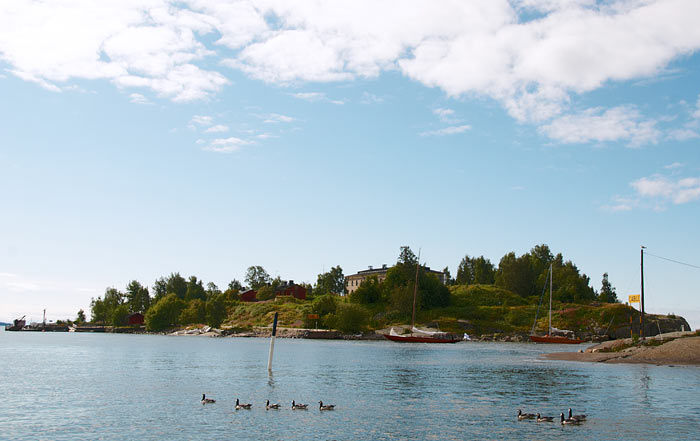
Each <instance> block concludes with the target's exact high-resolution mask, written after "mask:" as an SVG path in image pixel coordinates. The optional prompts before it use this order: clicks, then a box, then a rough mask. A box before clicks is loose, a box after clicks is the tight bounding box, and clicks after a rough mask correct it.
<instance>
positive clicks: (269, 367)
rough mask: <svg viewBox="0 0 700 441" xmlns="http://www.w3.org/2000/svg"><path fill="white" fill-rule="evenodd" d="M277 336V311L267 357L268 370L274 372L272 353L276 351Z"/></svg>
mask: <svg viewBox="0 0 700 441" xmlns="http://www.w3.org/2000/svg"><path fill="white" fill-rule="evenodd" d="M276 336H277V313H275V320H274V321H273V322H272V336H271V337H270V356H269V357H268V359H267V372H269V373H272V355H273V354H274V352H275V337H276Z"/></svg>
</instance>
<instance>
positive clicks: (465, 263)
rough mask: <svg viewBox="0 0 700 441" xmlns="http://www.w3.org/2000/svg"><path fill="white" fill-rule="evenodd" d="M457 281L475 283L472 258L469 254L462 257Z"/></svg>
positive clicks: (466, 283)
mask: <svg viewBox="0 0 700 441" xmlns="http://www.w3.org/2000/svg"><path fill="white" fill-rule="evenodd" d="M455 283H456V284H457V285H471V284H473V283H474V270H473V268H472V259H471V257H469V255H468V254H467V255H466V256H464V257H462V260H461V261H460V262H459V266H457V278H456V279H455Z"/></svg>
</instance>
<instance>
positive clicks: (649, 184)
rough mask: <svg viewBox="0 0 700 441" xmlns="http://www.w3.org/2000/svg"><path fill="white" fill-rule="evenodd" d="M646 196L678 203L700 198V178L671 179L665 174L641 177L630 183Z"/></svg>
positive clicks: (640, 194) (638, 192)
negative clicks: (664, 175)
mask: <svg viewBox="0 0 700 441" xmlns="http://www.w3.org/2000/svg"><path fill="white" fill-rule="evenodd" d="M630 185H631V186H632V188H634V189H635V191H636V192H637V194H638V195H639V196H641V197H644V198H655V199H659V200H661V201H664V202H673V203H674V204H676V205H680V204H685V203H688V202H692V201H695V200H698V199H700V178H681V179H678V180H675V181H674V180H671V179H669V178H666V177H663V176H658V175H657V176H652V177H650V178H641V179H638V180H636V181H634V182H632V183H631V184H630Z"/></svg>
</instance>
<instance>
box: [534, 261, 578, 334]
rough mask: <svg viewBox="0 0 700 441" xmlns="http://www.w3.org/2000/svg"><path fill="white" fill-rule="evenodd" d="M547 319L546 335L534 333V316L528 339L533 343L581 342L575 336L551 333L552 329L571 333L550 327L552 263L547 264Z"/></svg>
mask: <svg viewBox="0 0 700 441" xmlns="http://www.w3.org/2000/svg"><path fill="white" fill-rule="evenodd" d="M548 277H549V319H548V323H547V326H548V330H549V331H548V332H547V334H546V335H534V333H535V325H536V324H537V317H535V323H533V324H532V334H530V341H532V342H535V343H560V344H571V345H577V344H580V343H583V342H584V341H583V340H579V339H576V338H570V337H566V336H562V335H552V333H553V331H554V330H556V331H558V332H568V333H571V334H573V332H571V331H561V330H559V329H555V328H552V264H551V263H550V264H549V274H548Z"/></svg>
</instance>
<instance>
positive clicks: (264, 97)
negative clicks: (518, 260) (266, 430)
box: [0, 0, 700, 328]
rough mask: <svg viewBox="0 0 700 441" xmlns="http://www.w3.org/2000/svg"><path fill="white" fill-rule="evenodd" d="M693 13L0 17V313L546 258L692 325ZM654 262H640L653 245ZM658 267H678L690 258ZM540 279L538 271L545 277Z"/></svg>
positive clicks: (698, 81) (11, 7)
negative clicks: (411, 260)
mask: <svg viewBox="0 0 700 441" xmlns="http://www.w3.org/2000/svg"><path fill="white" fill-rule="evenodd" d="M698 19H700V2H697V1H696V0H620V1H615V0H608V1H602V2H597V1H594V0H562V1H555V0H522V1H515V0H512V1H506V0H488V1H444V2H433V1H427V0H425V1H418V0H408V1H403V2H392V1H381V0H371V1H370V0H367V1H364V0H354V1H351V2H338V1H323V0H315V1H298V2H288V1H283V0H279V1H278V0H258V1H255V2H252V1H246V0H243V1H228V2H224V1H221V0H180V1H168V0H140V1H136V0H115V1H101V2H98V3H95V2H94V1H91V0H55V1H50V2H40V1H29V0H13V1H11V2H2V3H0V207H1V208H0V321H11V320H12V319H13V318H16V317H19V316H22V315H25V314H26V315H27V316H28V318H29V319H30V320H35V321H39V320H41V317H42V311H43V309H44V308H46V310H47V311H46V314H47V317H48V318H49V319H50V320H56V319H65V318H75V315H76V313H77V311H78V309H81V308H82V309H84V310H86V311H88V310H89V305H90V300H91V298H96V297H98V296H101V295H103V293H104V291H105V289H106V288H107V287H116V288H119V289H124V287H125V286H126V284H127V283H128V282H129V281H130V280H134V279H135V280H139V281H140V282H142V283H143V284H145V285H152V284H153V282H154V281H155V280H156V279H157V278H159V277H161V276H167V275H168V274H170V273H172V272H180V274H182V275H183V276H185V277H189V276H190V275H196V276H197V277H198V278H200V279H202V280H204V282H205V284H206V283H207V282H214V283H216V284H217V285H218V286H219V287H226V285H227V284H228V283H229V281H231V280H232V279H234V278H235V279H238V280H243V278H244V276H245V270H246V268H247V267H249V266H252V265H261V266H263V267H264V268H265V269H266V270H267V271H268V272H269V273H270V274H271V275H272V276H273V277H274V276H279V277H281V278H282V279H283V280H289V279H292V280H294V281H297V282H302V281H303V282H308V283H314V282H315V281H316V276H317V275H318V274H319V273H321V272H323V271H327V270H328V269H330V267H332V266H336V265H340V266H341V267H342V268H343V270H344V272H345V274H346V275H348V274H353V273H355V272H357V271H359V270H362V269H366V268H367V266H369V265H374V266H379V265H381V264H384V263H387V264H392V263H393V262H395V261H396V258H397V257H398V254H399V247H401V246H403V245H408V246H411V247H412V249H413V250H414V251H418V250H419V249H420V252H421V261H424V262H425V263H426V264H427V265H429V266H430V267H432V268H435V269H442V268H444V267H449V269H450V271H451V272H452V274H453V275H455V274H456V270H457V266H458V264H459V262H460V260H461V259H462V257H464V256H465V255H470V256H481V255H483V256H485V257H487V258H489V259H490V260H491V261H492V262H493V263H494V264H496V265H497V264H498V261H499V260H500V258H501V257H502V256H503V255H504V254H506V253H508V252H511V251H513V252H515V253H516V254H517V255H521V254H523V253H526V252H528V251H529V250H530V249H531V248H532V247H534V246H535V245H538V244H543V243H544V244H547V245H549V247H550V248H551V249H552V251H553V252H554V253H562V254H563V256H564V258H565V259H567V260H571V261H573V262H574V263H575V264H576V265H577V266H578V268H579V269H580V270H581V272H583V273H585V274H586V275H588V276H589V277H590V279H591V286H593V287H594V288H595V289H597V290H599V289H600V285H601V279H602V275H603V273H606V272H607V273H608V274H609V278H610V281H611V283H612V284H613V286H614V287H615V288H616V289H617V293H618V297H620V298H621V299H623V300H625V299H626V298H627V295H629V294H638V293H639V291H640V246H642V245H644V246H646V247H647V250H646V251H647V253H648V254H647V255H645V262H644V263H645V265H644V276H645V299H646V302H645V303H646V305H645V306H646V310H647V312H651V313H660V314H666V313H675V314H679V315H682V316H684V317H686V318H687V319H688V321H689V322H690V324H691V326H692V327H693V328H699V327H700V268H698V266H700V253H699V252H698V249H700V234H698V226H699V225H700V222H699V220H700V55H699V54H698V50H699V49H700V26H697V22H698ZM657 256H658V257H657ZM659 257H663V258H666V259H672V260H675V261H678V262H683V263H687V264H690V265H694V266H688V265H682V264H678V263H674V262H670V261H669V260H664V259H661V258H659ZM555 277H556V275H555Z"/></svg>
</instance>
